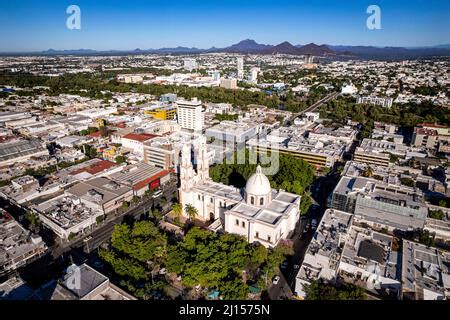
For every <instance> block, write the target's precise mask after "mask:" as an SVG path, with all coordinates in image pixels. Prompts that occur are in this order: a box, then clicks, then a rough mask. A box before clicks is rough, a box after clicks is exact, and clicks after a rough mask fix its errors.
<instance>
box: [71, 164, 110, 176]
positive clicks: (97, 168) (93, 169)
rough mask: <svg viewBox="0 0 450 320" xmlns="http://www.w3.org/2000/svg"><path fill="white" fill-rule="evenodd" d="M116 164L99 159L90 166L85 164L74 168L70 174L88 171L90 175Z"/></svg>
mask: <svg viewBox="0 0 450 320" xmlns="http://www.w3.org/2000/svg"><path fill="white" fill-rule="evenodd" d="M116 166H117V164H116V163H114V162H111V161H108V160H100V161H99V162H96V163H94V164H92V165H90V166H86V167H83V168H80V169H77V170H74V171H72V172H70V174H71V175H76V174H79V173H81V172H87V173H90V174H92V175H95V174H97V173H99V172H102V171H105V170H108V169H110V168H112V167H116Z"/></svg>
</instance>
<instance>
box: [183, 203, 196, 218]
mask: <svg viewBox="0 0 450 320" xmlns="http://www.w3.org/2000/svg"><path fill="white" fill-rule="evenodd" d="M184 210H185V212H186V215H187V216H188V218H189V221H191V220H194V219H195V217H196V216H198V210H197V208H196V207H194V206H193V205H192V204H187V205H186V207H185V209H184Z"/></svg>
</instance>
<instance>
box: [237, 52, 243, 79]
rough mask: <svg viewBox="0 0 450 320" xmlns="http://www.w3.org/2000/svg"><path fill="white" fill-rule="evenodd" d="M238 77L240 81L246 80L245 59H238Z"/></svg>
mask: <svg viewBox="0 0 450 320" xmlns="http://www.w3.org/2000/svg"><path fill="white" fill-rule="evenodd" d="M237 76H238V78H239V79H242V78H244V58H242V57H239V58H237Z"/></svg>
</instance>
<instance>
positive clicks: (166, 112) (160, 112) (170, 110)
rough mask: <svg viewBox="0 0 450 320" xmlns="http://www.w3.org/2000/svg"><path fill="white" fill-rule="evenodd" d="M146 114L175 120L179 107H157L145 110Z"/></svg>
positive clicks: (159, 118)
mask: <svg viewBox="0 0 450 320" xmlns="http://www.w3.org/2000/svg"><path fill="white" fill-rule="evenodd" d="M145 114H148V115H151V116H152V117H153V118H155V119H158V120H173V119H174V118H175V115H176V114H177V108H176V107H174V106H167V107H156V108H154V109H149V110H145Z"/></svg>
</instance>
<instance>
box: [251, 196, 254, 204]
mask: <svg viewBox="0 0 450 320" xmlns="http://www.w3.org/2000/svg"><path fill="white" fill-rule="evenodd" d="M250 203H251V204H253V205H254V204H255V198H254V197H253V196H252V197H250Z"/></svg>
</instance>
